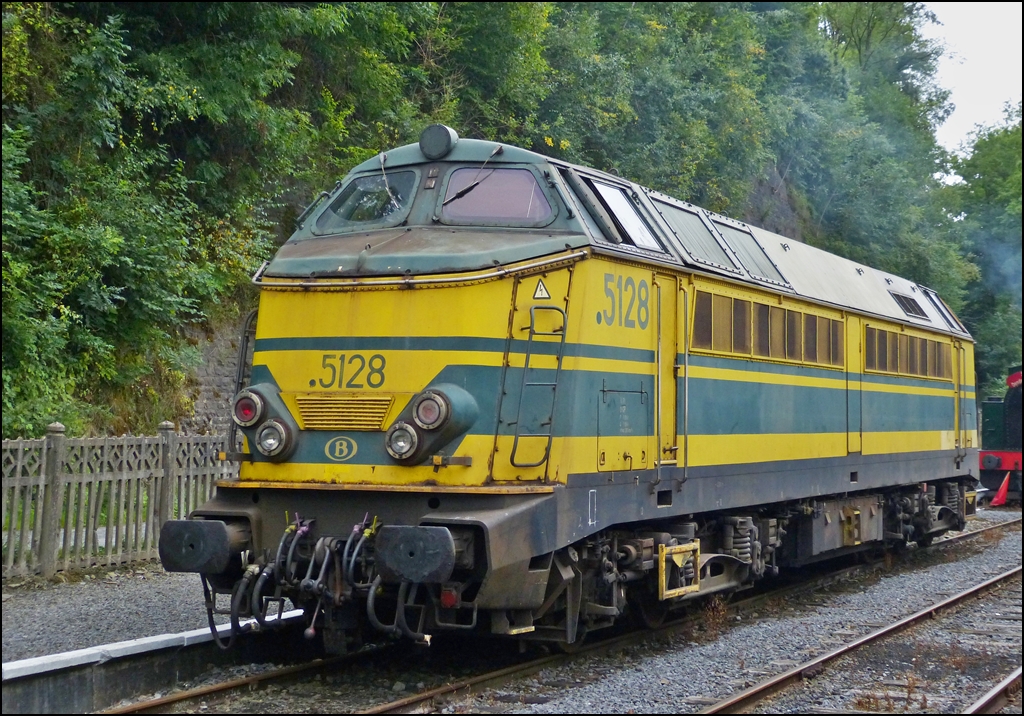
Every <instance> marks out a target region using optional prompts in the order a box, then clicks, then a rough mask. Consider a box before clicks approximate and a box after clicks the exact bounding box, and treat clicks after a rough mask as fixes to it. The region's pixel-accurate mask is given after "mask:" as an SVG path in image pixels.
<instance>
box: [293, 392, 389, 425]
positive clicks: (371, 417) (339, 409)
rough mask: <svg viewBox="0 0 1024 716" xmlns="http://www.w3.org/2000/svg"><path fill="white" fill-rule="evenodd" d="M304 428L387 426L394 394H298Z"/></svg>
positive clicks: (297, 399)
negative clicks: (385, 423) (386, 420)
mask: <svg viewBox="0 0 1024 716" xmlns="http://www.w3.org/2000/svg"><path fill="white" fill-rule="evenodd" d="M295 402H296V403H298V406H299V418H300V420H301V422H302V429H303V430H383V429H384V420H385V419H386V418H387V416H388V411H389V410H391V404H392V403H394V402H395V397H394V396H393V395H324V394H317V393H314V394H309V395H297V396H295Z"/></svg>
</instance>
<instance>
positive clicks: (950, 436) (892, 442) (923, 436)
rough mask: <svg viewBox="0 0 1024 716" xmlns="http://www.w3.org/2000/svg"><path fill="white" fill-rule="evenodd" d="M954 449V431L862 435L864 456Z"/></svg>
mask: <svg viewBox="0 0 1024 716" xmlns="http://www.w3.org/2000/svg"><path fill="white" fill-rule="evenodd" d="M955 448H956V431H955V430H921V431H906V432H894V433H864V436H863V448H862V452H863V454H865V455H886V454H890V453H912V452H924V451H927V450H953V449H955Z"/></svg>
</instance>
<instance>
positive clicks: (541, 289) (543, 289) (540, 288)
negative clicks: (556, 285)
mask: <svg viewBox="0 0 1024 716" xmlns="http://www.w3.org/2000/svg"><path fill="white" fill-rule="evenodd" d="M533 298H534V300H536V299H538V298H551V294H550V293H548V287H547V286H545V285H544V279H537V290H536V291H534V292H533Z"/></svg>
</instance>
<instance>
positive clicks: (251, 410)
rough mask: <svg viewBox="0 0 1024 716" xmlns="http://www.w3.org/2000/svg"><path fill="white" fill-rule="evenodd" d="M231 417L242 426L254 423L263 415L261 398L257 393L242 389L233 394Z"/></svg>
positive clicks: (245, 426)
mask: <svg viewBox="0 0 1024 716" xmlns="http://www.w3.org/2000/svg"><path fill="white" fill-rule="evenodd" d="M231 417H232V418H234V421H235V422H236V423H237V424H238V425H240V426H241V427H243V428H247V427H249V426H250V425H255V424H256V423H257V422H259V419H260V418H262V417H263V398H261V397H260V395H259V393H254V392H252V391H251V390H243V391H242V392H241V393H239V394H238V395H236V396H235V404H234V406H233V407H232V410H231Z"/></svg>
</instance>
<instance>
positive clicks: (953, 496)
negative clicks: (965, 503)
mask: <svg viewBox="0 0 1024 716" xmlns="http://www.w3.org/2000/svg"><path fill="white" fill-rule="evenodd" d="M946 507H948V508H949V509H951V510H953V511H955V512H956V511H959V510H960V489H959V488H958V487H957V484H956V483H955V482H950V483H947V484H946Z"/></svg>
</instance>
